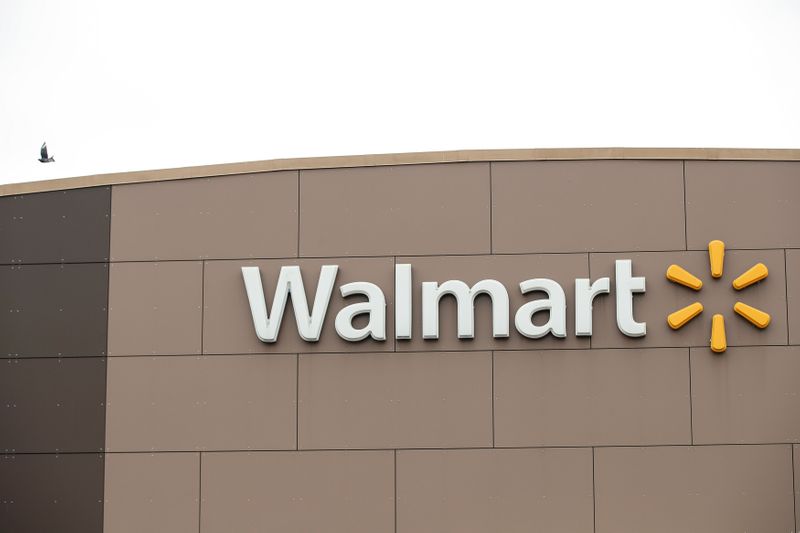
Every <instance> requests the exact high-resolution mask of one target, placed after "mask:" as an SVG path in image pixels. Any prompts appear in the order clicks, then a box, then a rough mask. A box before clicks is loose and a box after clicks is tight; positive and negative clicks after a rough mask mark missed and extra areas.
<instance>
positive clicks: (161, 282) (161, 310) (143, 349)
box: [108, 261, 203, 356]
mask: <svg viewBox="0 0 800 533" xmlns="http://www.w3.org/2000/svg"><path fill="white" fill-rule="evenodd" d="M202 301H203V264H202V262H200V261H170V262H163V263H162V262H159V263H112V264H111V272H110V277H109V312H108V353H109V355H111V356H115V355H170V354H176V355H184V354H199V353H200V347H201V334H202V318H201V317H202Z"/></svg>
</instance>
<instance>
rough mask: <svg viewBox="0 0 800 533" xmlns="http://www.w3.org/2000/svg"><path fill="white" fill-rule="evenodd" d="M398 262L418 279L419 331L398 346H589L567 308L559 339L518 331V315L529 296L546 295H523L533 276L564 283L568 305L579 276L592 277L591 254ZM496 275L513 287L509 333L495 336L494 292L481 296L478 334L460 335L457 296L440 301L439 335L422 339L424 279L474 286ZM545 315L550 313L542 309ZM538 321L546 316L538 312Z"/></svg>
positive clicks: (415, 285) (415, 302) (508, 287)
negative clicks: (522, 288)
mask: <svg viewBox="0 0 800 533" xmlns="http://www.w3.org/2000/svg"><path fill="white" fill-rule="evenodd" d="M397 263H398V264H401V263H408V264H411V266H412V279H413V309H414V311H413V326H412V327H413V331H412V339H411V340H398V341H397V350H398V351H427V350H456V351H457V350H511V349H545V348H588V347H589V340H588V339H587V338H578V337H575V335H574V332H575V325H574V313H571V312H567V336H566V338H563V339H559V338H556V337H554V336H552V335H547V336H545V337H543V338H540V339H529V338H526V337H523V336H522V335H520V334H519V333H517V331H516V329H515V327H514V315H515V313H516V312H517V309H519V307H521V306H522V305H523V304H525V303H526V302H528V301H531V300H534V299H539V298H543V297H544V296H545V295H544V293H540V292H537V293H530V294H527V295H523V294H522V292H521V291H520V288H519V284H520V282H522V281H525V280H527V279H531V278H551V279H553V280H555V281H557V282H558V283H560V284H561V287H562V288H563V289H564V292H565V293H566V299H567V305H568V309H569V304H570V303H571V302H572V301H573V300H574V298H575V292H574V287H575V278H576V277H587V276H588V274H589V272H588V259H587V256H586V255H585V254H542V255H491V256H488V255H483V256H481V255H479V256H458V257H398V258H397ZM487 278H490V279H495V280H497V281H499V282H501V283H502V284H503V285H505V287H506V290H507V291H508V298H509V303H510V308H509V334H510V336H509V337H508V338H494V337H492V304H491V299H490V298H489V296H486V295H481V296H478V297H477V298H476V300H475V306H474V307H475V338H474V339H459V338H458V332H457V320H456V316H457V315H456V313H457V305H456V300H455V298H454V297H452V296H446V297H443V298H442V300H441V301H440V302H439V339H438V340H425V339H423V338H422V282H423V281H436V282H438V283H440V284H441V283H444V282H445V281H447V280H451V279H457V280H461V281H463V282H465V283H467V284H468V285H469V286H472V285H474V284H475V283H477V282H478V281H480V280H483V279H487ZM542 315H544V316H545V317H546V316H547V313H542ZM535 320H536V323H537V324H541V323H543V322H544V320H546V319H545V318H540V317H539V316H538V315H537V317H536V319H535Z"/></svg>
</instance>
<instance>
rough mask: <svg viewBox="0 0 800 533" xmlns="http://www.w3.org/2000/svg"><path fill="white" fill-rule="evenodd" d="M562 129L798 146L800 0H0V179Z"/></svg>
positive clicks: (454, 145)
mask: <svg viewBox="0 0 800 533" xmlns="http://www.w3.org/2000/svg"><path fill="white" fill-rule="evenodd" d="M45 140H46V141H47V143H48V147H49V148H50V152H51V154H52V155H54V156H55V158H56V162H55V163H52V164H47V165H44V164H41V163H39V162H38V161H36V159H37V157H38V150H39V146H40V144H41V143H42V141H45ZM573 146H591V147H594V146H664V147H672V146H690V147H708V146H711V147H754V148H760V147H769V148H797V147H800V1H799V0H752V1H749V2H741V1H731V0H726V1H702V0H691V1H683V0H669V1H666V0H665V1H662V2H659V3H656V2H644V1H641V0H638V1H630V2H626V1H618V0H606V1H597V0H594V1H539V2H522V1H519V2H511V1H501V0H493V1H491V2H490V1H486V2H481V3H477V2H470V1H467V0H459V1H454V2H444V1H442V2H435V1H433V0H427V1H415V0H403V1H396V2H391V3H390V2H378V1H375V0H373V1H368V2H354V1H349V0H337V1H335V2H332V1H330V0H328V1H321V2H309V1H298V0H282V1H280V2H278V1H275V2H242V1H236V0H218V1H216V2H202V1H199V0H192V1H172V2H168V1H166V0H159V1H155V2H153V1H149V0H135V1H126V2H121V1H116V2H115V1H110V0H104V1H89V0H70V1H68V2H66V1H42V0H38V1H34V0H0V182H12V181H30V180H36V179H45V178H53V177H65V176H76V175H85V174H95V173H104V172H115V171H125V170H144V169H152V168H167V167H176V166H189V165H200V164H208V163H226V162H236V161H251V160H259V159H273V158H280V157H305V156H322V155H344V154H365V153H381V152H406V151H424V150H452V149H468V148H539V147H573Z"/></svg>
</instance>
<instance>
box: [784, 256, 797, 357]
mask: <svg viewBox="0 0 800 533" xmlns="http://www.w3.org/2000/svg"><path fill="white" fill-rule="evenodd" d="M786 286H787V291H786V292H787V296H788V297H789V301H788V302H787V303H788V306H789V344H800V250H786Z"/></svg>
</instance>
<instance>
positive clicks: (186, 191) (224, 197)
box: [111, 172, 297, 261]
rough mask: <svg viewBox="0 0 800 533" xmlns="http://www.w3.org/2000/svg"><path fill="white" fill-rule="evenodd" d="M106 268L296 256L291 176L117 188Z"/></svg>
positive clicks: (248, 176) (280, 174)
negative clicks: (125, 263) (172, 261)
mask: <svg viewBox="0 0 800 533" xmlns="http://www.w3.org/2000/svg"><path fill="white" fill-rule="evenodd" d="M113 206H114V210H113V217H112V224H111V259H112V261H164V260H170V259H225V258H230V259H235V258H248V257H294V256H296V255H297V172H270V173H264V174H244V175H240V176H222V177H217V178H198V179H191V180H181V181H165V182H159V183H142V184H136V185H118V186H115V187H114V192H113Z"/></svg>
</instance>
